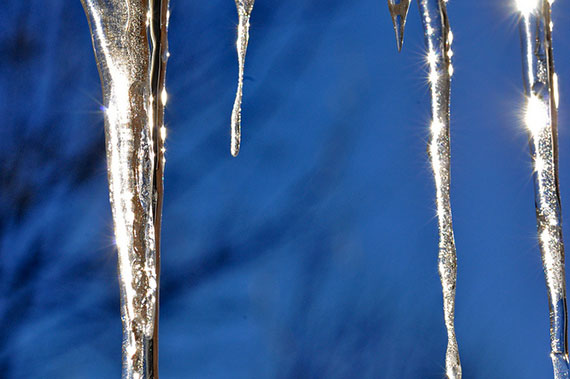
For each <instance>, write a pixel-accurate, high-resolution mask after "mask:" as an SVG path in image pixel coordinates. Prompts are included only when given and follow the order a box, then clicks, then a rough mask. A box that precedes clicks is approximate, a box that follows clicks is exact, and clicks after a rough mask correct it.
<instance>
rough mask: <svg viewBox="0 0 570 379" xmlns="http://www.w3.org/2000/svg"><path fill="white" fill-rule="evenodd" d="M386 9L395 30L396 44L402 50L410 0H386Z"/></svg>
mask: <svg viewBox="0 0 570 379" xmlns="http://www.w3.org/2000/svg"><path fill="white" fill-rule="evenodd" d="M388 9H389V10H390V16H391V17H392V23H393V24H394V31H395V32H396V44H397V45H398V51H402V45H403V44H404V29H405V28H406V18H407V17H408V9H410V0H388Z"/></svg>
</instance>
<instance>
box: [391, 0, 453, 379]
mask: <svg viewBox="0 0 570 379" xmlns="http://www.w3.org/2000/svg"><path fill="white" fill-rule="evenodd" d="M396 1H397V0H388V7H389V9H390V15H391V16H392V22H393V23H394V29H395V31H396V41H397V44H398V49H400V48H401V46H402V42H403V38H404V27H405V24H406V16H407V13H408V6H409V2H408V1H406V0H399V1H397V2H396ZM446 3H447V1H446V0H418V5H419V8H420V13H421V19H422V23H423V28H424V37H425V42H426V47H427V50H428V52H427V57H426V58H427V63H428V65H429V82H430V87H431V109H432V112H431V113H432V120H431V124H430V132H431V137H430V142H429V145H428V152H429V156H430V159H431V164H432V169H433V175H434V179H435V188H436V207H437V216H438V225H439V256H438V262H439V263H438V266H439V276H440V278H441V285H442V290H443V311H444V319H445V326H446V328H447V352H446V357H445V368H446V375H447V377H448V378H450V379H451V378H453V379H459V378H461V363H460V360H459V349H458V346H457V339H456V337H455V327H454V319H455V284H456V280H457V255H456V251H455V240H454V237H453V224H452V220H451V201H450V196H449V188H450V178H451V177H450V156H451V150H450V138H449V123H450V119H449V110H450V90H451V76H452V75H453V66H452V65H451V56H452V55H453V53H452V51H451V43H452V40H453V34H452V33H451V30H450V28H449V20H448V18H447V8H446Z"/></svg>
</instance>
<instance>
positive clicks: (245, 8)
mask: <svg viewBox="0 0 570 379" xmlns="http://www.w3.org/2000/svg"><path fill="white" fill-rule="evenodd" d="M254 1H255V0H236V7H237V11H238V18H239V24H238V33H237V41H236V48H237V54H238V65H239V73H238V87H237V92H236V99H235V101H234V107H233V110H232V123H231V147H230V150H231V153H232V155H233V156H234V157H237V155H238V154H239V148H240V144H241V102H242V96H243V72H244V67H245V54H246V52H247V42H248V40H249V18H250V16H251V11H252V10H253V3H254Z"/></svg>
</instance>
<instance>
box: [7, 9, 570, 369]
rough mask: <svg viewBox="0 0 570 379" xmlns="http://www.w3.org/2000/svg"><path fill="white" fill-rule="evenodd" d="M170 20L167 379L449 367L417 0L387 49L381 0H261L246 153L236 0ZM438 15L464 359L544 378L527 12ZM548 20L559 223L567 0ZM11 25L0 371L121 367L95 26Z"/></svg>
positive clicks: (78, 14) (568, 82) (68, 15)
mask: <svg viewBox="0 0 570 379" xmlns="http://www.w3.org/2000/svg"><path fill="white" fill-rule="evenodd" d="M171 14H172V16H171V24H170V50H171V58H170V61H169V66H168V70H167V89H168V92H169V102H168V106H167V109H166V120H167V126H168V140H167V163H166V173H165V188H166V192H165V202H164V221H163V241H162V248H163V256H162V292H161V300H162V306H161V319H160V320H161V326H160V331H161V342H160V369H161V374H162V376H163V377H165V378H351V377H362V378H440V377H442V376H443V373H444V366H443V364H444V353H445V345H446V336H445V330H444V326H443V312H442V310H441V306H442V300H441V293H440V284H439V278H438V274H437V222H436V219H435V209H434V208H435V207H434V205H433V198H434V188H433V181H432V178H431V172H430V168H429V163H428V158H427V154H426V142H427V138H428V129H427V124H428V121H429V118H430V115H429V110H430V105H429V92H428V86H427V85H428V82H427V79H426V78H427V73H426V67H425V66H424V46H423V36H422V32H421V23H420V20H419V16H418V11H417V6H416V5H415V4H412V6H411V9H410V14H409V18H408V24H407V30H406V37H405V42H404V49H403V51H402V52H401V53H400V54H398V53H397V49H396V43H395V39H394V32H393V29H392V24H391V20H390V17H389V14H388V9H387V5H386V4H385V2H384V1H376V0H374V1H373V0H364V1H359V2H354V1H341V0H328V1H323V0H310V1H307V0H289V1H286V2H279V1H272V0H257V2H256V5H255V7H254V11H253V15H252V19H251V25H252V26H251V36H250V42H249V50H248V57H247V62H246V80H245V88H244V104H243V114H242V121H243V130H242V132H243V141H242V150H241V152H240V155H239V157H238V158H235V159H234V158H232V157H231V156H230V154H229V120H230V112H231V107H232V104H233V97H234V94H235V87H236V78H237V60H236V53H235V44H234V43H235V40H234V38H235V31H236V23H237V15H236V12H235V4H234V2H233V1H230V0H224V1H221V0H210V1H206V2H180V1H172V2H171ZM448 14H449V17H450V23H451V27H452V30H453V33H454V47H453V50H454V53H455V54H454V57H453V62H454V68H455V70H454V77H453V83H452V110H451V113H452V116H451V119H452V125H451V136H452V175H453V177H452V188H451V190H452V194H451V196H452V206H453V217H454V223H455V239H456V245H457V252H458V259H459V274H458V283H457V309H456V329H457V337H458V342H459V347H460V354H461V360H462V363H463V371H464V376H465V377H466V378H547V377H550V376H551V375H552V369H551V365H550V359H549V355H548V354H549V335H548V328H549V324H548V303H547V297H546V286H545V282H544V276H543V273H542V267H541V261H540V254H539V251H538V244H537V239H536V221H535V211H534V194H533V183H532V177H531V171H532V169H531V161H530V157H529V153H528V141H527V136H526V132H525V131H524V129H523V127H522V124H521V120H520V117H521V116H520V114H521V109H522V104H523V96H522V91H523V84H522V70H521V67H522V66H521V56H520V44H519V35H518V26H517V16H516V14H515V12H514V7H513V5H512V4H511V2H510V1H504V2H497V1H491V0H479V1H465V0H464V1H458V0H455V1H454V0H452V1H450V2H449V3H448ZM553 20H554V25H555V27H554V46H555V51H554V53H555V59H556V61H555V63H556V68H557V72H558V75H559V78H560V98H561V100H560V141H559V142H560V182H561V190H562V207H563V218H564V219H568V209H569V208H568V206H566V205H567V199H569V198H570V174H569V173H570V171H569V170H568V162H570V129H569V128H568V125H570V101H569V100H568V99H569V97H568V96H567V95H566V94H567V93H570V90H569V89H570V65H568V63H567V62H570V32H569V31H570V29H569V28H568V27H567V24H568V23H569V22H570V5H568V3H567V2H563V1H557V2H555V3H554V15H553ZM0 30H2V33H0V35H1V36H0V52H1V54H2V62H0V80H1V83H2V85H0V114H1V115H2V119H3V120H4V126H3V127H2V128H0V129H1V131H0V162H2V180H1V182H2V183H1V187H0V188H1V191H2V193H1V196H0V215H1V222H0V246H1V248H0V251H1V252H2V260H1V262H2V263H1V266H0V270H1V272H2V275H0V278H1V279H0V286H1V287H0V288H2V293H3V294H4V296H3V299H2V301H1V302H0V317H2V320H3V324H4V330H5V331H4V332H3V333H2V337H1V338H0V354H1V355H0V365H1V366H0V367H2V369H3V372H5V373H6V375H7V377H9V378H27V377H57V378H106V377H117V376H118V375H119V372H120V363H121V362H120V344H121V326H120V315H119V300H118V286H117V280H116V278H115V275H116V257H115V253H114V251H113V246H112V228H111V219H110V209H109V205H108V195H107V189H106V185H107V182H106V173H105V162H104V140H103V139H104V135H103V118H102V115H101V113H100V111H99V106H100V105H99V103H100V101H101V100H100V99H101V94H100V84H99V78H98V74H97V70H96V66H95V61H94V59H93V52H92V48H91V41H90V36H89V31H88V26H87V21H86V19H85V16H84V14H83V10H82V8H81V4H80V2H79V1H77V0H76V1H74V2H66V1H63V0H52V1H50V6H49V7H48V6H46V5H45V4H44V2H42V1H39V0H26V1H22V2H17V3H12V4H9V5H6V10H5V11H3V12H2V14H0ZM564 230H565V231H566V234H567V235H569V234H568V233H570V231H569V230H568V227H567V224H565V226H564Z"/></svg>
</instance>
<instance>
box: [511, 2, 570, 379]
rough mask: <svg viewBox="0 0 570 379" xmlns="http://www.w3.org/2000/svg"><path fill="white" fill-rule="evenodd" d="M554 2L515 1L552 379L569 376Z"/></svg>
mask: <svg viewBox="0 0 570 379" xmlns="http://www.w3.org/2000/svg"><path fill="white" fill-rule="evenodd" d="M552 2H553V0H550V1H548V0H517V3H516V5H517V8H518V10H519V11H520V13H521V21H520V36H521V47H522V54H523V61H524V64H523V71H524V72H523V73H524V75H523V78H524V84H525V92H526V109H525V115H524V121H525V124H526V127H527V130H528V133H529V146H530V151H531V155H532V158H533V162H534V180H535V204H536V219H537V224H538V240H539V245H540V251H541V256H542V263H543V267H544V274H545V276H546V286H547V288H548V300H549V306H550V345H551V346H550V347H551V354H550V355H551V359H552V364H553V367H554V377H555V378H557V379H558V378H568V377H569V375H570V374H569V371H570V370H569V362H568V342H567V339H566V333H567V332H566V329H567V308H566V279H565V278H566V276H565V272H564V243H563V240H562V218H561V208H560V192H559V182H558V114H557V106H558V104H557V103H558V84H557V77H556V73H555V71H554V59H553V55H552V22H551V19H550V14H551V10H550V6H551V3H552Z"/></svg>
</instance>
